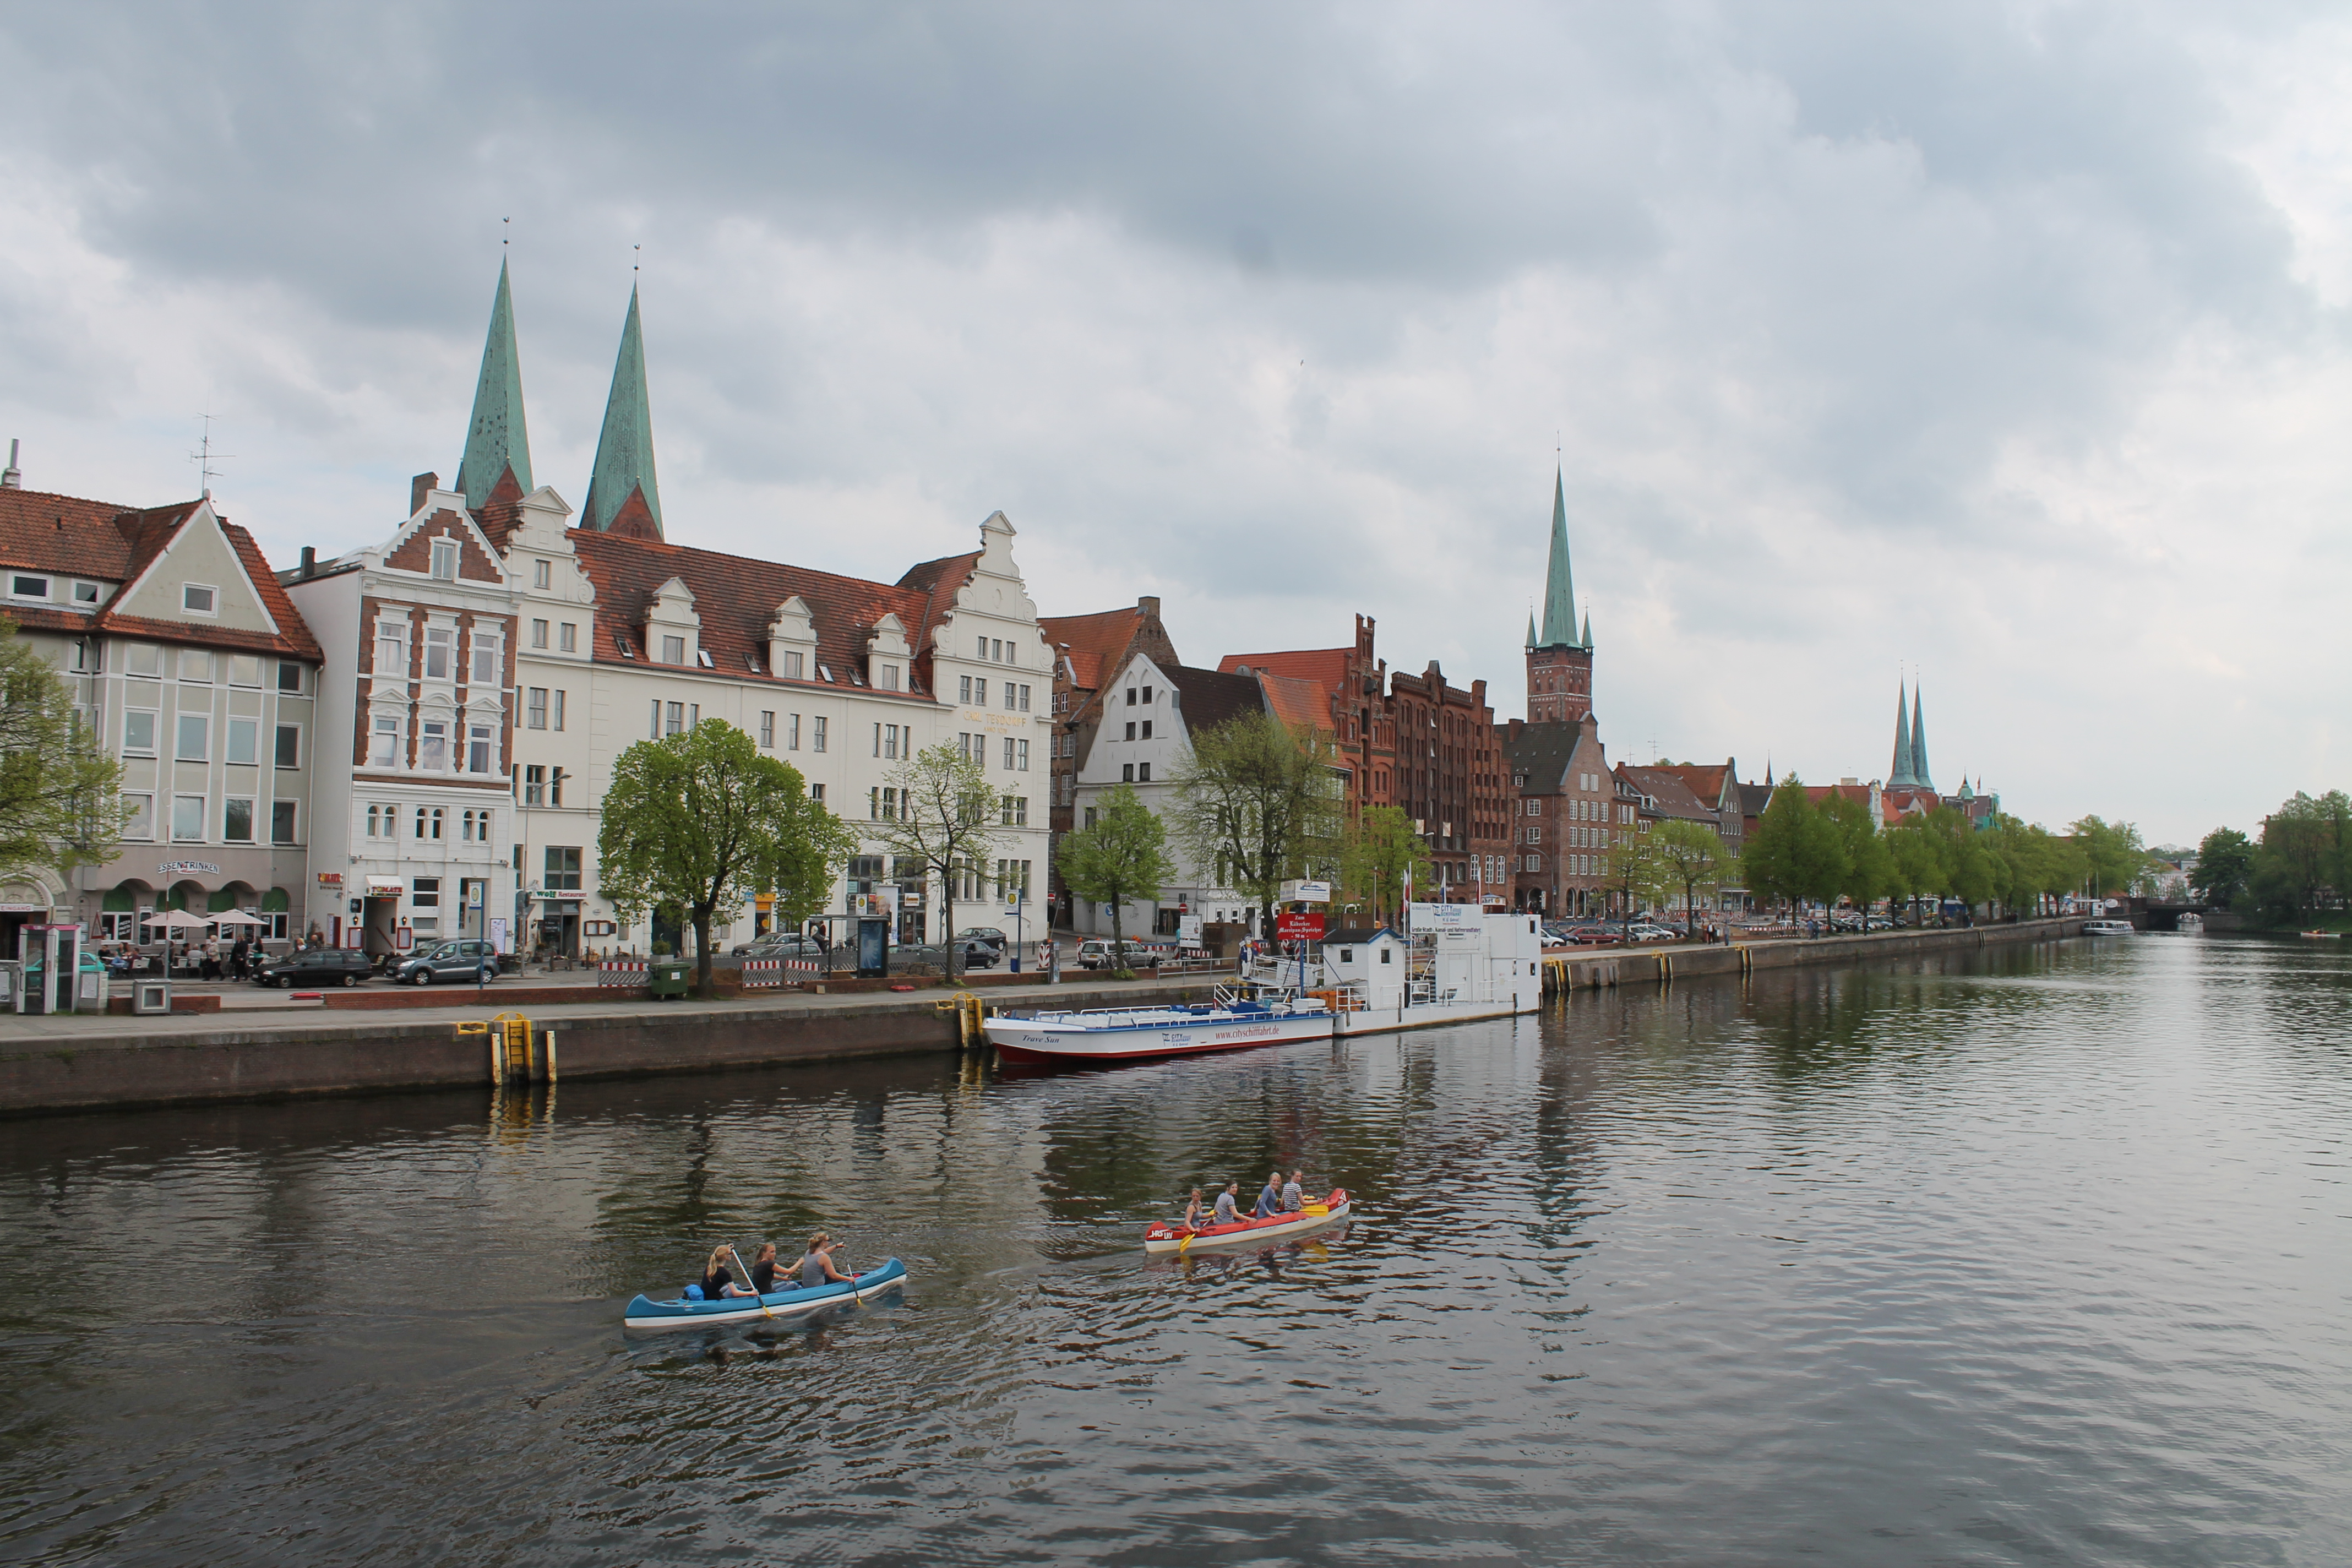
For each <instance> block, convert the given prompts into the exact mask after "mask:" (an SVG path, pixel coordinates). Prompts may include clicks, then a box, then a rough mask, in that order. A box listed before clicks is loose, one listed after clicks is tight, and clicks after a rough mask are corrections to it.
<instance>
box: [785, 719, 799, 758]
mask: <svg viewBox="0 0 2352 1568" xmlns="http://www.w3.org/2000/svg"><path fill="white" fill-rule="evenodd" d="M800 749H801V716H800V715H799V714H797V713H787V714H785V715H784V750H786V751H788V752H797V751H799V750H800Z"/></svg>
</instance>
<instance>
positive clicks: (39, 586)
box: [8, 574, 49, 604]
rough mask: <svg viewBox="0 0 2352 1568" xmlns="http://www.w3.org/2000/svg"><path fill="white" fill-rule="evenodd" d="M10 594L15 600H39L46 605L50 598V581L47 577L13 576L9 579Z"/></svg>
mask: <svg viewBox="0 0 2352 1568" xmlns="http://www.w3.org/2000/svg"><path fill="white" fill-rule="evenodd" d="M8 593H9V595H10V596H12V597H14V598H18V599H38V600H40V601H41V602H43V603H44V604H46V603H47V602H48V597H49V580H48V579H47V577H27V576H24V575H22V574H17V575H12V576H11V577H10V578H9V579H8Z"/></svg>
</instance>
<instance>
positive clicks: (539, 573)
mask: <svg viewBox="0 0 2352 1568" xmlns="http://www.w3.org/2000/svg"><path fill="white" fill-rule="evenodd" d="M554 574H555V567H554V564H553V563H551V562H547V561H534V562H532V563H530V585H531V586H532V587H534V588H539V589H542V590H543V589H545V588H547V587H548V586H549V585H550V584H551V583H552V582H553V580H554Z"/></svg>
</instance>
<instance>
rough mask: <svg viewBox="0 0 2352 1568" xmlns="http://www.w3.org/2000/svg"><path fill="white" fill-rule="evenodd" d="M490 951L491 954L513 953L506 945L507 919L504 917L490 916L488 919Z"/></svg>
mask: <svg viewBox="0 0 2352 1568" xmlns="http://www.w3.org/2000/svg"><path fill="white" fill-rule="evenodd" d="M490 951H491V952H513V951H514V949H513V948H512V947H511V946H509V945H508V942H507V917H506V916H504V915H492V916H491V917H490Z"/></svg>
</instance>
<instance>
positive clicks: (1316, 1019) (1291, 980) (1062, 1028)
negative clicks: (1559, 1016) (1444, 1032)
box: [983, 904, 1543, 1062]
mask: <svg viewBox="0 0 2352 1568" xmlns="http://www.w3.org/2000/svg"><path fill="white" fill-rule="evenodd" d="M1542 941H1543V937H1542V932H1541V931H1540V928H1539V926H1538V918H1537V917H1536V916H1534V915H1524V914H1487V913H1486V912H1484V911H1483V910H1479V909H1478V908H1477V907H1476V906H1475V905H1472V904H1413V905H1411V906H1409V908H1408V910H1407V923H1406V930H1405V931H1404V932H1403V933H1402V934H1400V933H1398V932H1396V931H1391V930H1390V929H1388V928H1387V927H1385V926H1381V927H1377V928H1372V929H1366V930H1357V931H1332V932H1329V933H1328V934H1327V935H1325V936H1324V937H1323V938H1322V940H1321V941H1320V942H1319V943H1317V944H1314V945H1313V946H1312V947H1311V948H1310V949H1309V951H1308V952H1307V955H1305V956H1296V955H1294V956H1286V957H1282V958H1277V959H1270V960H1267V961H1265V962H1262V963H1254V964H1249V965H1246V966H1244V968H1242V969H1241V970H1240V972H1239V973H1237V974H1236V975H1235V977H1234V979H1233V980H1232V981H1231V982H1229V983H1227V984H1221V985H1219V986H1217V987H1216V989H1215V992H1214V994H1213V996H1212V998H1211V1000H1209V1001H1207V1002H1202V1003H1195V1004H1192V1005H1175V1006H1171V1005H1160V1006H1154V1007H1100V1008H1094V1009H1090V1010H1087V1011H1078V1012H1051V1011H1040V1012H1036V1013H1026V1014H1001V1015H999V1016H995V1017H992V1018H989V1019H988V1020H986V1021H985V1023H984V1025H983V1028H984V1029H985V1030H986V1032H987V1035H988V1040H989V1043H990V1044H991V1045H992V1046H994V1047H996V1048H997V1051H998V1053H999V1054H1000V1055H1002V1056H1003V1058H1005V1059H1006V1060H1007V1061H1014V1062H1079V1061H1096V1062H1113V1061H1137V1060H1141V1059H1143V1058H1149V1057H1183V1056H1196V1055H1202V1054H1205V1053H1207V1052H1210V1051H1238V1050H1246V1049H1248V1048H1249V1047H1253V1046H1276V1045H1284V1044H1287V1043H1289V1042H1291V1041H1294V1040H1322V1039H1339V1038H1342V1037H1347V1036H1350V1035H1377V1034H1385V1033H1390V1032H1392V1031H1395V1030H1399V1029H1425V1028H1428V1027H1431V1026H1433V1025H1438V1024H1462V1023H1468V1022H1470V1021H1472V1020H1474V1019H1478V1018H1507V1017H1509V1016H1511V1015H1512V1014H1515V1013H1532V1012H1534V1011H1535V1010H1536V1008H1537V1006H1538V1005H1539V1004H1540V1002H1541V1000H1542V988H1543V978H1542V975H1541V973H1540V967H1541V963H1542V947H1541V943H1542Z"/></svg>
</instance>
